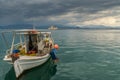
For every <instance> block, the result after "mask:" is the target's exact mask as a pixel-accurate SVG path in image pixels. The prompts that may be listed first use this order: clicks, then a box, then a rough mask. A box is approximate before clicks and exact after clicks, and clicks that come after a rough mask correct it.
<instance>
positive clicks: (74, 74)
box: [0, 30, 120, 80]
mask: <svg viewBox="0 0 120 80" xmlns="http://www.w3.org/2000/svg"><path fill="white" fill-rule="evenodd" d="M1 31H3V30H1ZM9 35H10V34H9ZM52 36H53V38H54V40H55V43H58V44H59V46H60V49H59V50H58V54H57V56H58V57H59V63H58V64H57V66H55V65H53V64H52V63H51V60H49V61H48V62H47V63H46V64H44V65H42V66H39V67H37V68H34V69H32V70H30V71H27V72H25V73H24V74H23V75H22V76H21V77H20V78H19V80H120V31H119V30H55V31H52ZM8 39H9V40H10V37H8ZM3 43H4V41H3V39H2V38H1V36H0V80H16V79H15V73H14V70H13V67H12V65H9V64H7V63H6V62H4V61H3V60H2V59H3V57H4V55H5V54H4V53H5V49H6V46H5V45H4V44H3Z"/></svg>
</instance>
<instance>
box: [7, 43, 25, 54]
mask: <svg viewBox="0 0 120 80" xmlns="http://www.w3.org/2000/svg"><path fill="white" fill-rule="evenodd" d="M20 45H24V43H17V44H14V46H13V47H14V49H18V47H19V46H20ZM10 50H11V49H8V50H7V51H6V54H12V53H10Z"/></svg>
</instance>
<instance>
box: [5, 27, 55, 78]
mask: <svg viewBox="0 0 120 80" xmlns="http://www.w3.org/2000/svg"><path fill="white" fill-rule="evenodd" d="M12 33H13V37H12V44H11V47H10V48H9V49H8V50H6V55H5V57H4V59H3V60H4V61H6V62H8V63H10V64H13V66H14V70H15V73H16V77H19V76H20V75H21V74H22V73H23V72H24V71H25V70H28V69H31V68H34V67H37V66H39V65H42V64H43V63H45V62H47V60H48V59H49V58H50V54H49V53H50V51H51V49H52V48H53V45H54V40H53V39H52V35H51V32H42V31H38V30H35V29H24V30H14V31H12ZM3 36H4V38H5V35H3ZM16 39H17V43H16V41H15V40H16Z"/></svg>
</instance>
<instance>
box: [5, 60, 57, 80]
mask: <svg viewBox="0 0 120 80" xmlns="http://www.w3.org/2000/svg"><path fill="white" fill-rule="evenodd" d="M56 67H57V65H54V64H53V62H52V61H51V59H49V60H48V61H47V62H46V63H45V64H43V65H41V66H38V67H36V68H33V69H30V70H28V71H25V72H24V73H23V74H22V75H21V76H20V77H19V79H17V80H50V78H51V77H52V76H54V75H55V74H56V71H57V69H56ZM5 80H16V76H15V72H14V68H13V67H12V68H11V69H10V71H9V72H8V73H7V74H6V76H5Z"/></svg>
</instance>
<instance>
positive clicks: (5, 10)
mask: <svg viewBox="0 0 120 80" xmlns="http://www.w3.org/2000/svg"><path fill="white" fill-rule="evenodd" d="M23 23H32V24H33V23H34V24H38V25H44V24H50V25H51V24H62V25H67V26H69V25H70V26H86V25H87V26H89V25H104V26H111V27H119V26H120V0H0V25H9V24H23Z"/></svg>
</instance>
